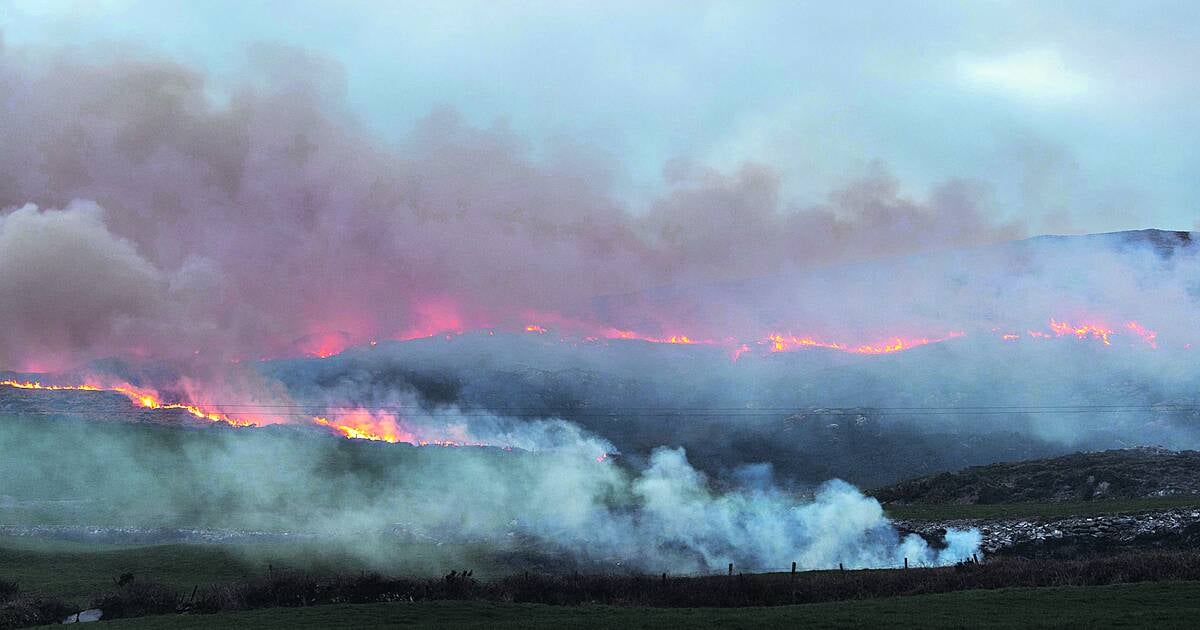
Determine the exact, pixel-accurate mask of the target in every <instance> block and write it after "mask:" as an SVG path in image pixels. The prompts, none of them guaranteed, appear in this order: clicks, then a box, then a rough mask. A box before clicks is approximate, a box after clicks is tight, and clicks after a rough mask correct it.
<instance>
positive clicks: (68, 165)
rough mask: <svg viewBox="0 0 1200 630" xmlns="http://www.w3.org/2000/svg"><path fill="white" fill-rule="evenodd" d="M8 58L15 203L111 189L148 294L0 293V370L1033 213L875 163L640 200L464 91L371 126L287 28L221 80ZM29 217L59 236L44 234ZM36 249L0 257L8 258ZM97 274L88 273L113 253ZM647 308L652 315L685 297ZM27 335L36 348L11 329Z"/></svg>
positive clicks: (109, 197)
mask: <svg viewBox="0 0 1200 630" xmlns="http://www.w3.org/2000/svg"><path fill="white" fill-rule="evenodd" d="M0 55H2V56H0V79H2V81H3V84H4V86H5V88H6V89H5V90H3V91H2V92H0V94H3V96H0V99H2V102H3V105H4V107H5V115H4V116H3V118H0V172H3V173H4V176H3V177H2V178H0V208H5V209H6V210H4V211H2V212H3V214H12V213H13V212H14V211H15V209H17V208H27V204H30V203H33V204H36V205H37V207H38V208H41V212H43V213H53V212H54V209H60V208H62V209H65V210H64V212H65V215H66V216H70V215H72V214H74V213H75V212H76V211H77V208H78V207H80V206H72V205H71V204H72V203H73V202H74V200H77V199H84V200H90V202H85V203H93V204H95V205H97V206H99V207H100V208H103V211H102V212H101V211H89V212H93V213H94V214H93V218H92V219H89V220H90V221H92V222H93V224H92V227H93V228H94V230H95V231H96V233H95V234H94V236H93V237H91V240H92V241H94V242H96V243H103V242H108V241H112V242H119V243H127V244H128V247H127V251H126V253H127V254H128V255H130V256H134V257H136V258H138V259H139V261H138V263H137V264H138V266H139V271H138V274H140V275H139V276H138V278H141V280H139V281H140V282H143V283H144V284H146V286H147V287H150V288H151V289H152V290H150V291H148V292H149V293H151V294H154V295H156V296H157V301H158V302H160V303H159V304H154V305H147V302H149V301H155V300H151V299H150V298H148V297H146V296H145V295H142V294H141V293H139V294H138V295H136V296H130V297H129V299H123V300H118V301H117V302H116V303H117V305H118V306H119V309H118V311H117V312H108V311H105V310H104V309H103V308H98V307H97V305H94V304H92V303H89V302H88V299H89V297H88V293H87V292H82V293H79V294H78V295H76V294H75V292H69V291H68V292H64V294H63V295H61V296H57V297H58V298H60V301H58V302H54V303H50V302H48V301H47V302H46V305H47V307H51V306H53V307H54V308H55V309H60V310H73V311H74V312H77V313H94V314H90V315H89V316H88V317H86V318H84V319H85V321H84V322H82V323H80V324H73V325H72V330H71V331H70V332H69V334H68V333H65V332H63V331H62V330H61V328H62V324H61V323H59V322H56V321H55V319H54V317H50V318H48V319H47V320H46V321H45V324H46V325H47V327H48V329H47V330H46V331H41V330H35V327H36V326H38V325H39V323H40V319H39V318H38V317H33V316H31V315H30V314H29V313H27V312H13V311H7V312H0V317H3V318H4V319H0V331H4V332H0V335H9V333H8V332H7V331H18V330H19V331H21V332H20V333H16V332H13V333H12V335H11V338H7V339H5V340H3V341H0V348H3V349H4V356H0V361H3V362H4V365H3V366H0V367H8V368H14V367H26V366H37V365H41V364H42V363H45V362H47V361H46V360H45V359H44V358H43V356H41V355H49V354H53V355H55V356H57V357H59V358H60V360H56V361H55V362H54V363H56V364H59V363H62V362H64V361H66V360H68V359H74V360H75V362H77V363H78V362H81V361H84V360H87V359H91V358H98V357H104V356H109V355H121V356H151V357H156V358H180V357H190V356H193V355H195V353H196V351H197V350H200V351H201V355H202V356H204V357H209V358H215V359H242V360H250V359H257V358H260V357H263V356H279V355H291V354H296V353H298V352H311V353H314V354H327V353H329V352H332V351H336V350H338V349H340V348H342V347H344V346H345V345H347V344H350V343H364V342H366V341H368V340H371V339H393V338H408V337H414V336H426V335H431V334H438V333H444V332H454V331H460V330H469V329H473V328H480V327H490V326H496V327H501V328H503V329H507V330H521V329H522V328H523V327H524V326H526V325H527V324H529V323H530V317H529V316H530V314H531V313H538V314H541V313H550V314H554V315H557V316H563V317H569V318H574V319H579V320H583V321H585V322H588V323H596V324H603V323H604V322H596V321H595V320H597V319H598V314H597V313H595V312H594V310H593V303H592V300H593V298H595V297H596V296H601V295H612V294H627V293H630V292H635V291H642V290H646V289H649V288H652V287H658V286H663V285H669V284H673V283H698V282H710V281H716V280H732V279H738V278H745V277H749V276H755V275H761V274H769V273H776V272H781V271H786V270H789V269H796V268H805V267H808V266H812V265H820V264H827V263H830V262H836V261H846V260H860V259H865V258H870V257H874V256H878V255H880V254H891V253H902V252H909V251H919V250H922V249H926V248H930V247H945V246H947V245H950V244H966V243H978V242H992V241H997V240H1004V239H1007V238H1011V237H1013V236H1016V235H1019V234H1020V233H1021V229H1020V227H1019V226H1017V225H1010V224H993V223H992V222H990V221H989V220H988V219H986V218H985V216H986V214H985V209H986V198H985V197H984V196H982V195H981V193H980V191H979V190H977V189H976V188H974V187H972V186H970V185H967V184H964V183H961V182H958V183H953V182H952V183H949V184H946V185H945V186H942V187H939V188H938V189H936V190H935V191H933V192H932V193H931V194H930V195H929V198H928V199H927V200H918V199H910V198H907V197H905V196H904V195H902V194H901V192H900V185H899V183H898V182H897V181H895V180H894V178H892V177H890V176H888V175H887V174H886V172H882V171H881V172H878V173H876V174H873V175H871V176H870V177H868V178H866V179H863V180H860V181H856V182H853V183H851V184H849V185H847V186H845V187H843V188H842V189H841V190H839V191H837V192H835V193H833V194H832V195H831V196H830V197H829V199H828V200H827V201H826V202H824V203H821V204H819V205H815V206H801V205H797V204H794V203H790V202H788V201H787V200H786V199H784V198H782V193H781V184H780V182H779V181H778V177H777V176H776V175H775V174H774V173H773V171H772V169H771V168H770V166H769V165H750V166H747V167H745V168H743V169H740V170H737V171H735V172H733V173H717V172H712V171H707V170H705V169H703V168H699V167H695V166H689V167H686V168H685V167H682V166H680V164H682V162H681V163H680V164H675V165H672V166H671V167H670V168H669V169H667V176H668V180H667V183H668V192H667V193H665V194H664V196H663V197H662V198H661V199H659V200H657V201H654V202H653V203H651V204H649V206H648V207H646V208H641V209H633V208H629V207H627V206H626V205H625V204H623V203H622V202H620V201H619V200H617V199H616V198H615V197H614V196H613V194H612V193H611V191H610V185H609V181H610V179H611V178H610V177H609V176H607V175H605V173H606V172H612V171H614V170H619V169H618V167H617V166H614V165H611V164H603V163H598V162H597V161H596V160H595V159H593V158H590V157H586V152H584V153H585V155H560V156H559V157H557V158H547V159H535V158H534V157H532V155H533V154H534V153H535V150H534V148H533V147H532V146H531V143H530V142H529V141H527V140H526V139H524V138H520V137H518V136H516V135H515V134H513V133H512V132H509V131H506V130H505V129H503V128H502V127H500V126H497V127H492V128H477V127H473V126H471V125H469V124H467V123H466V122H464V121H463V120H462V119H461V117H459V116H458V115H457V114H455V113H454V112H453V111H452V110H448V109H446V110H438V111H435V112H432V113H431V114H430V115H429V116H428V117H427V118H426V119H425V120H424V121H422V122H421V123H419V124H418V125H417V126H416V127H415V128H414V129H413V130H412V131H411V133H410V134H409V136H408V137H407V139H406V140H405V141H404V142H402V143H400V145H399V146H396V147H392V146H385V145H383V144H381V143H380V142H378V141H376V140H375V139H373V138H372V135H371V133H370V132H369V131H368V130H365V129H363V128H361V126H360V125H359V124H358V123H357V122H356V121H355V120H354V119H353V117H352V116H350V115H349V114H347V113H346V112H347V110H348V106H347V105H346V95H345V88H344V85H343V83H342V81H341V79H340V77H339V70H338V69H337V68H336V66H335V65H334V64H331V63H329V62H326V61H324V60H321V59H319V58H316V57H313V56H312V55H308V54H305V53H303V52H300V51H282V50H278V49H275V48H272V47H269V46H261V47H256V48H254V49H252V50H251V51H249V52H248V62H247V64H246V70H245V72H244V73H243V74H242V79H241V80H240V81H239V82H237V83H235V84H233V85H214V84H213V83H211V82H210V81H209V80H208V78H207V77H206V76H205V75H204V74H203V73H202V72H200V71H198V70H196V69H193V68H189V67H185V66H181V65H178V64H174V63H170V62H167V61H161V60H156V59H153V58H138V57H130V56H127V55H123V54H120V53H116V52H114V51H112V50H89V51H86V52H84V51H47V50H39V49H20V50H14V49H3V50H2V51H0ZM214 93H223V94H226V95H227V96H228V98H225V99H217V98H214V96H213V94H214ZM23 212H24V213H26V214H27V213H29V212H32V211H31V210H28V209H27V210H25V211H23ZM22 238H23V239H34V240H35V241H36V240H39V239H41V243H40V246H41V249H42V250H43V251H60V249H59V248H60V247H61V246H60V245H59V244H57V243H55V242H54V241H53V239H52V238H51V237H50V236H49V235H42V236H33V235H30V236H23V237H22ZM92 262H97V263H98V262H100V261H92ZM119 262H120V261H118V260H111V261H110V263H111V264H112V265H113V266H114V267H113V268H114V270H118V271H114V273H118V272H119V267H118V266H117V265H118V264H119ZM81 264H83V263H82V262H81ZM89 266H90V265H89ZM37 267H45V268H46V270H47V271H50V269H49V268H48V267H46V266H44V265H35V268H37ZM77 271H78V270H76V269H74V268H71V269H65V268H64V269H59V270H54V273H56V274H59V275H66V274H70V273H72V272H77ZM28 272H29V267H28V266H25V265H21V266H14V265H13V264H8V265H6V266H0V276H5V275H7V276H10V277H11V276H14V275H19V274H24V273H28ZM95 280H96V282H95V283H94V284H93V285H92V286H95V287H97V290H99V288H100V287H104V286H106V285H104V284H103V282H117V281H118V276H114V277H111V278H96V279H95ZM18 281H19V282H24V283H31V282H32V281H31V280H29V279H20V280H13V281H11V282H18ZM40 282H41V283H44V282H45V278H44V277H43V278H41V280H40ZM112 289H113V291H112V293H114V294H116V293H119V290H121V287H120V286H117V285H113V287H112ZM139 290H140V289H139ZM141 291H143V293H145V292H146V291H144V290H141ZM72 298H75V299H77V301H76V302H75V303H71V302H70V300H71V299H72ZM62 300H65V302H64V301H62ZM753 310H754V309H753V305H733V304H731V305H730V309H729V311H728V312H727V313H725V317H726V319H728V320H730V321H732V322H734V323H738V324H740V323H741V320H742V319H744V318H746V317H748V315H749V314H752V312H753ZM653 315H654V316H653V317H651V318H649V319H648V323H650V324H652V325H653V326H654V327H656V328H661V327H663V326H664V324H666V323H672V322H674V321H676V320H681V319H685V318H686V313H661V314H653ZM80 317H82V316H80ZM113 318H115V319H116V320H118V321H119V324H120V329H121V330H120V331H119V332H121V333H123V334H120V335H118V334H112V332H111V329H112V328H113V324H112V322H110V321H109V320H111V319H113ZM678 323H680V324H687V322H686V321H682V322H678ZM728 323H729V322H726V325H725V326H721V328H722V329H724V328H725V327H727V324H728ZM55 326H58V327H59V328H58V329H55ZM89 327H91V328H93V329H94V330H85V329H86V328H89ZM747 328H748V327H747ZM661 332H662V331H659V330H647V331H644V333H645V334H661ZM765 332H767V331H755V334H765ZM797 332H799V331H797ZM666 334H668V335H669V334H676V333H674V332H672V331H667V332H666ZM690 334H693V335H696V334H709V335H713V334H724V333H723V331H722V330H714V331H699V332H696V333H690ZM30 336H32V337H33V338H38V339H40V340H41V341H42V342H43V343H40V344H39V345H38V346H37V348H38V349H37V350H35V349H34V348H32V347H24V346H22V345H21V343H20V341H19V339H20V338H22V337H25V338H28V337H30ZM131 338H133V339H131ZM864 341H865V340H864Z"/></svg>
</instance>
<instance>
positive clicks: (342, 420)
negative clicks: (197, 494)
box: [0, 380, 485, 446]
mask: <svg viewBox="0 0 1200 630" xmlns="http://www.w3.org/2000/svg"><path fill="white" fill-rule="evenodd" d="M0 386H4V387H12V388H15V389H29V390H44V391H79V392H115V393H118V394H121V395H123V396H125V397H126V398H128V399H129V402H130V403H132V404H133V406H134V407H137V408H140V409H150V410H161V411H170V410H178V411H184V412H186V413H188V414H189V415H191V416H192V417H194V418H196V419H198V420H207V421H210V422H222V423H225V424H228V425H231V426H235V427H252V426H263V425H266V424H273V423H274V422H277V421H275V420H271V419H264V418H246V417H235V416H230V415H228V414H225V413H222V412H219V411H215V410H209V409H205V408H203V407H201V406H200V405H196V404H190V403H179V402H173V403H164V402H162V400H161V398H160V397H159V395H158V393H157V392H155V391H153V390H150V389H147V388H141V387H135V386H133V385H130V384H128V383H121V384H114V385H102V384H98V383H83V384H79V385H46V384H43V383H40V382H38V381H17V380H2V381H0ZM329 415H330V416H332V417H333V418H334V419H333V420H330V419H329V418H328V417H325V416H313V417H312V418H311V422H312V424H315V425H318V426H321V427H326V428H328V429H330V430H332V431H333V432H335V433H337V434H339V435H341V436H343V437H346V438H348V439H354V440H372V441H378V442H389V443H392V444H395V443H398V442H406V443H409V444H412V445H414V446H485V444H482V443H478V442H470V441H468V440H466V439H454V438H452V437H450V436H443V437H439V438H436V439H430V438H425V437H421V436H418V435H417V434H416V433H414V432H412V431H410V430H408V429H405V428H404V426H403V423H402V422H400V421H399V420H398V419H397V418H396V416H395V415H393V414H390V413H387V412H372V411H370V410H367V409H361V408H355V409H337V410H334V412H333V413H332V414H329Z"/></svg>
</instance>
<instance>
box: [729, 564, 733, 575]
mask: <svg viewBox="0 0 1200 630" xmlns="http://www.w3.org/2000/svg"><path fill="white" fill-rule="evenodd" d="M729 575H730V577H732V576H733V563H732V562H730V563H729Z"/></svg>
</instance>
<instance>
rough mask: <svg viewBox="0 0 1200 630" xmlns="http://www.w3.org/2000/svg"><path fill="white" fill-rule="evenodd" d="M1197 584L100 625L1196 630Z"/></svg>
mask: <svg viewBox="0 0 1200 630" xmlns="http://www.w3.org/2000/svg"><path fill="white" fill-rule="evenodd" d="M1198 615H1200V582H1159V583H1150V584H1121V585H1115V586H1092V587H1047V588H1016V589H1001V590H976V591H962V592H957V593H946V594H940V595H919V596H912V597H895V598H886V599H876V600H861V601H851V602H831V603H823V604H807V605H801V606H779V607H772V608H740V609H711V608H683V609H647V608H616V607H610V606H575V607H571V606H546V605H540V604H500V603H487V602H423V603H415V604H411V603H393V604H358V605H346V604H342V605H330V606H315V607H310V608H286V609H281V608H274V609H263V610H252V611H242V612H233V613H223V614H217V615H182V616H181V615H170V616H164V617H142V618H139V619H123V620H115V621H113V622H111V623H106V624H105V626H106V627H112V628H114V630H116V629H121V630H124V629H129V630H135V629H143V628H179V629H188V628H385V627H424V628H438V627H442V628H444V627H454V628H481V629H482V628H602V627H621V628H666V627H688V628H718V627H719V628H773V627H784V626H785V625H787V626H800V627H806V628H852V627H922V628H967V627H970V628H1051V627H1053V628H1112V627H1154V628H1194V627H1195V620H1196V619H1197V616H1198Z"/></svg>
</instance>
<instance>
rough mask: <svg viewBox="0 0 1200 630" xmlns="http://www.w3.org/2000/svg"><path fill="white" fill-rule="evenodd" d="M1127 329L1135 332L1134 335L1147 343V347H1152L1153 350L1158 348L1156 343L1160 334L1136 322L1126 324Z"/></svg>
mask: <svg viewBox="0 0 1200 630" xmlns="http://www.w3.org/2000/svg"><path fill="white" fill-rule="evenodd" d="M1125 327H1126V328H1128V329H1129V330H1131V331H1133V334H1135V335H1137V336H1138V337H1141V338H1142V341H1144V342H1146V345H1148V346H1150V347H1151V348H1158V342H1157V341H1156V340H1157V339H1158V333H1156V332H1154V331H1153V330H1149V329H1147V328H1146V327H1145V326H1142V325H1141V324H1139V323H1137V322H1136V321H1128V322H1125Z"/></svg>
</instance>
